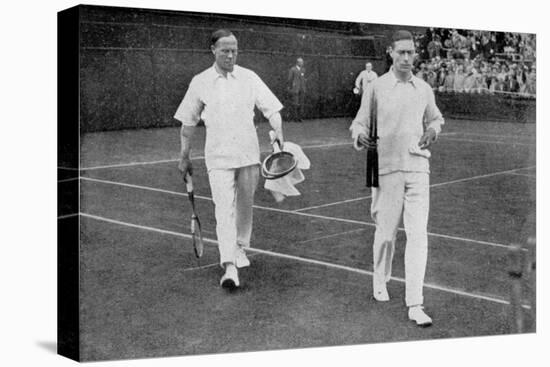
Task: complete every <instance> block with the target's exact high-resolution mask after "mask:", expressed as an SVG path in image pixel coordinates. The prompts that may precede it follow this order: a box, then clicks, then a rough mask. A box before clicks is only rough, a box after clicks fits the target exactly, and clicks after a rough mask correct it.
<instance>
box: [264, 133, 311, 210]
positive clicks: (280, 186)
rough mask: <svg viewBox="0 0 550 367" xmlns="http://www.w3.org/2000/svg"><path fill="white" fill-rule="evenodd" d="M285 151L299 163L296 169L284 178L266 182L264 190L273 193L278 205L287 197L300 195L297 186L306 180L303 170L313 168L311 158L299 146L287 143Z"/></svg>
mask: <svg viewBox="0 0 550 367" xmlns="http://www.w3.org/2000/svg"><path fill="white" fill-rule="evenodd" d="M283 150H284V151H286V152H289V153H292V155H294V158H296V162H297V164H296V168H295V169H294V170H293V171H292V172H290V173H289V174H288V175H286V176H284V177H281V178H277V179H275V180H265V184H264V188H265V189H266V190H269V191H270V192H271V194H272V195H273V197H274V198H275V201H277V202H278V203H279V202H281V201H283V200H284V199H285V198H286V197H287V196H298V195H300V191H298V190H297V189H296V187H295V185H297V184H299V183H300V182H303V181H304V180H305V177H304V174H303V173H302V170H304V169H309V168H310V167H311V162H310V161H309V158H308V157H307V156H306V155H305V154H304V151H303V150H302V148H300V146H299V145H298V144H294V143H292V142H289V141H287V142H285V143H284V147H283Z"/></svg>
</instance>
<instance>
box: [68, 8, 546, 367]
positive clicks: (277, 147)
mask: <svg viewBox="0 0 550 367" xmlns="http://www.w3.org/2000/svg"><path fill="white" fill-rule="evenodd" d="M58 55H59V57H58V60H59V61H58V90H59V95H58V116H59V117H58V141H59V144H58V165H59V166H58V177H59V180H58V192H59V195H58V197H59V201H58V211H59V214H58V234H59V235H58V353H59V354H61V355H64V356H66V357H69V358H72V359H75V360H80V361H101V360H114V359H132V358H153V357H167V356H185V355H197V354H212V353H235V352H249V351H267V350H282V349H294V348H308V347H329V346H342V345H357V344H369V343H383V342H397V341H423V340H437V339H448V338H463V337H474V336H497V335H511V334H521V333H535V332H536V329H537V328H536V324H537V323H536V321H537V318H536V302H535V300H536V294H535V282H536V279H535V268H536V261H535V259H536V237H535V234H536V155H535V153H536V144H535V142H536V134H535V133H536V35H535V34H532V33H522V32H503V31H498V30H471V29H455V28H433V27H430V26H420V25H414V26H410V25H385V24H371V23H359V22H343V21H342V22H340V21H327V20H314V19H298V18H276V17H268V16H259V15H258V16H252V15H238V14H217V13H198V12H186V11H174V10H152V9H137V8H116V7H103V6H88V5H81V6H77V7H73V8H70V9H67V10H64V11H61V12H60V13H58Z"/></svg>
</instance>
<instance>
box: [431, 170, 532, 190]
mask: <svg viewBox="0 0 550 367" xmlns="http://www.w3.org/2000/svg"><path fill="white" fill-rule="evenodd" d="M536 167H537V166H528V167H522V168H515V169H510V170H507V171H499V172H493V173H488V174H486V175H479V176H473V177H468V178H461V179H458V180H453V181H447V182H441V183H437V184H433V185H430V187H439V186H443V185H449V184H454V183H458V182H465V181H471V180H477V179H480V178H487V177H493V176H498V175H506V174H510V173H512V172H515V171H519V170H523V169H532V168H536Z"/></svg>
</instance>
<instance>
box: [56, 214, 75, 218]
mask: <svg viewBox="0 0 550 367" xmlns="http://www.w3.org/2000/svg"><path fill="white" fill-rule="evenodd" d="M77 216H78V213H73V214H65V215H60V216H59V217H57V219H67V218H72V217H77Z"/></svg>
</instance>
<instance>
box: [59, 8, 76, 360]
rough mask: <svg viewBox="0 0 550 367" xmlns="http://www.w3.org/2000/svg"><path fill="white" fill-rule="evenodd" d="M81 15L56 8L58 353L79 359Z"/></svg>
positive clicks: (71, 9)
mask: <svg viewBox="0 0 550 367" xmlns="http://www.w3.org/2000/svg"><path fill="white" fill-rule="evenodd" d="M79 17H80V6H75V7H72V8H69V9H66V10H63V11H60V12H58V13H57V162H58V168H57V172H58V183H57V193H58V196H57V197H58V199H57V200H58V202H57V204H58V219H57V353H58V354H59V355H62V356H64V357H67V358H70V359H73V360H76V361H80V322H79V314H80V312H79V308H80V302H79V215H78V214H79V191H80V190H79V175H80V172H79V168H80V165H79V158H80V157H79V150H80V148H79V145H80V137H79V130H80V128H79V125H80V119H79V94H80V88H79V54H80V52H79V42H80V30H79V23H80V22H79Z"/></svg>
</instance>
